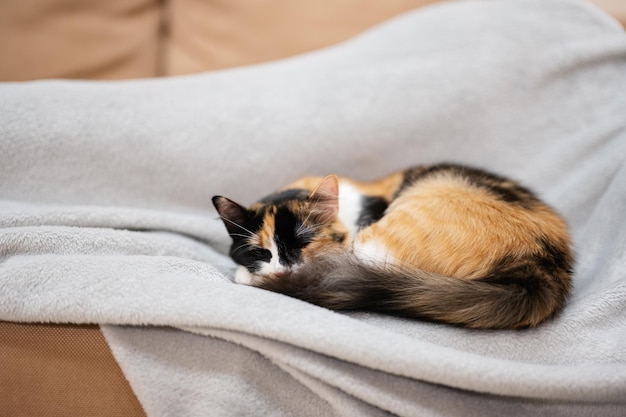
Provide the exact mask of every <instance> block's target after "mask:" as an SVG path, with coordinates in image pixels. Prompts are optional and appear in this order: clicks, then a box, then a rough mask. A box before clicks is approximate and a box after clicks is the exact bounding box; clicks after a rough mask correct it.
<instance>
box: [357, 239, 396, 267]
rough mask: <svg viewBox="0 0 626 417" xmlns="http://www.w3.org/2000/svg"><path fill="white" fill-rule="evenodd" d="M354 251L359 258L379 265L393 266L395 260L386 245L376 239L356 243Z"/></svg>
mask: <svg viewBox="0 0 626 417" xmlns="http://www.w3.org/2000/svg"><path fill="white" fill-rule="evenodd" d="M353 251H354V254H355V255H356V256H357V258H359V259H361V260H363V261H366V262H372V263H375V264H377V265H385V264H393V263H394V259H395V258H394V256H393V255H392V254H391V253H390V252H389V251H388V250H387V248H386V247H385V245H384V244H383V243H382V242H380V241H378V240H376V239H372V240H369V241H367V242H364V243H362V242H355V243H354V248H353Z"/></svg>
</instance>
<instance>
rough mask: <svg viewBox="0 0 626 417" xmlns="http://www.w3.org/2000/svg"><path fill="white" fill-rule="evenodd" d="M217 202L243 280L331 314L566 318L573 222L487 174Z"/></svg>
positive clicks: (452, 168) (340, 185)
mask: <svg viewBox="0 0 626 417" xmlns="http://www.w3.org/2000/svg"><path fill="white" fill-rule="evenodd" d="M213 204H214V205H215V207H216V209H217V211H218V212H219V214H220V216H221V218H222V220H223V222H224V224H225V226H226V229H227V230H228V233H229V234H230V236H231V238H232V240H233V243H232V246H231V250H230V255H231V257H232V258H233V260H234V261H235V262H237V263H238V264H240V265H241V266H240V267H239V269H238V270H237V273H236V276H235V280H236V281H237V282H238V283H242V284H248V285H253V286H256V287H260V288H264V289H267V290H271V291H275V292H279V293H283V294H286V295H289V296H292V297H296V298H299V299H302V300H305V301H308V302H311V303H314V304H317V305H320V306H323V307H326V308H330V309H335V310H370V311H378V312H385V313H390V314H395V315H401V316H406V317H416V318H422V319H427V320H434V321H439V322H443V323H449V324H455V325H460V326H465V327H469V328H524V327H532V326H536V325H537V324H539V323H541V322H542V321H544V320H545V319H547V318H549V317H551V316H552V315H553V314H555V313H556V312H557V311H558V310H560V308H561V307H562V306H563V304H564V302H565V300H566V297H567V295H568V293H569V290H570V285H571V271H572V263H573V256H572V252H571V249H570V238H569V235H568V231H567V226H566V224H565V222H564V221H563V220H562V219H561V218H560V217H559V216H558V215H557V214H556V213H555V212H554V211H553V210H552V209H551V208H550V207H548V206H547V205H546V204H544V203H543V202H541V201H540V200H539V199H538V198H537V197H535V195H533V193H532V192H531V191H529V190H528V189H526V188H524V187H522V186H520V185H518V184H516V183H514V182H513V181H511V180H509V179H506V178H503V177H500V176H497V175H494V174H491V173H488V172H485V171H482V170H479V169H474V168H470V167H466V166H462V165H455V164H438V165H433V166H418V167H415V168H411V169H408V170H405V171H401V172H396V173H394V174H392V175H389V176H387V177H385V178H383V179H381V180H379V181H376V182H371V183H364V182H358V181H354V180H351V179H348V178H338V177H336V176H334V175H330V176H328V177H326V178H317V177H307V178H303V179H301V180H299V181H296V182H295V183H293V184H291V185H289V186H288V187H286V188H285V189H283V190H281V191H278V192H276V193H274V194H271V195H269V196H267V197H265V198H263V199H262V200H260V201H259V202H258V203H256V204H253V205H252V206H251V207H250V208H245V207H242V206H241V205H239V204H237V203H235V202H233V201H231V200H229V199H227V198H225V197H221V196H215V197H213Z"/></svg>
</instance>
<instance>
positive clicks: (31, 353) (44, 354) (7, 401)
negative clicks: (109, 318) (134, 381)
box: [0, 322, 145, 417]
mask: <svg viewBox="0 0 626 417" xmlns="http://www.w3.org/2000/svg"><path fill="white" fill-rule="evenodd" d="M0 369H1V370H2V372H0V393H1V394H0V396H1V397H2V399H1V400H0V416H38V417H46V416H92V417H99V416H102V417H104V416H118V417H142V416H144V417H145V413H144V411H143V409H142V407H141V405H140V404H139V401H137V398H136V397H135V394H134V393H133V391H132V389H131V388H130V386H129V385H128V382H127V381H126V379H125V378H124V375H123V374H122V371H121V370H120V367H119V366H118V365H117V362H116V361H115V359H114V358H113V355H112V354H111V350H110V349H109V346H108V344H107V343H106V341H105V339H104V336H103V335H102V333H101V332H100V329H99V328H98V326H95V325H93V326H78V325H62V324H49V325H48V324H20V323H9V322H0Z"/></svg>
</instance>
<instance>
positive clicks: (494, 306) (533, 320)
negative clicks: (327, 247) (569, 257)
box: [255, 253, 570, 329]
mask: <svg viewBox="0 0 626 417" xmlns="http://www.w3.org/2000/svg"><path fill="white" fill-rule="evenodd" d="M255 285H257V286H259V287H261V288H264V289H267V290H270V291H274V292H278V293H283V294H286V295H289V296H291V297H295V298H299V299H301V300H304V301H308V302H310V303H313V304H317V305H319V306H322V307H326V308H329V309H333V310H369V311H379V312H385V313H390V314H394V315H400V316H405V317H416V318H421V319H427V320H434V321H438V322H444V323H449V324H454V325H460V326H464V327H469V328H484V329H487V328H492V329H495V328H524V327H534V326H536V325H537V324H539V323H541V322H542V321H544V320H545V319H547V318H549V317H550V316H552V315H553V314H554V313H555V312H557V311H558V310H559V309H560V308H561V307H562V306H563V304H564V303H565V300H566V297H567V295H568V293H569V289H570V271H569V270H564V271H560V270H555V268H551V267H550V265H545V262H544V263H543V265H542V263H541V262H535V261H533V260H532V259H529V260H528V261H527V262H520V261H519V260H518V261H516V262H508V263H507V262H506V261H503V263H502V265H501V266H500V267H498V268H496V270H495V272H494V273H493V274H491V275H488V276H486V277H483V278H479V279H471V280H470V279H459V278H452V277H446V276H442V275H437V274H434V273H430V272H426V271H420V270H417V271H416V270H413V269H411V270H409V269H406V268H398V267H393V266H377V265H374V264H369V263H363V262H362V261H360V260H359V259H357V258H356V257H355V256H354V255H352V254H348V253H339V254H338V253H331V254H326V255H322V256H319V257H317V258H315V259H313V260H311V261H310V262H308V263H307V264H305V265H303V266H302V267H301V268H300V269H298V270H297V271H295V272H293V273H291V274H290V275H288V276H284V277H280V278H275V279H269V278H266V279H265V280H263V281H262V282H259V283H258V284H255Z"/></svg>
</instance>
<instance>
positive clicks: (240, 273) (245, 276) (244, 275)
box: [235, 266, 254, 285]
mask: <svg viewBox="0 0 626 417" xmlns="http://www.w3.org/2000/svg"><path fill="white" fill-rule="evenodd" d="M235 282H236V283H237V284H245V285H252V284H253V283H254V275H252V274H251V273H250V271H248V268H246V267H245V266H240V267H239V268H237V271H236V272H235Z"/></svg>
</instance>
